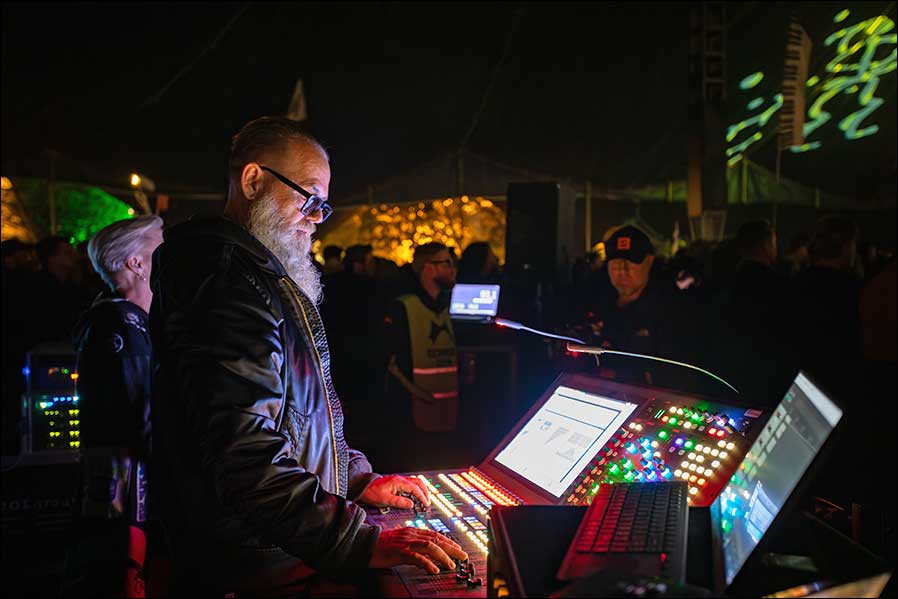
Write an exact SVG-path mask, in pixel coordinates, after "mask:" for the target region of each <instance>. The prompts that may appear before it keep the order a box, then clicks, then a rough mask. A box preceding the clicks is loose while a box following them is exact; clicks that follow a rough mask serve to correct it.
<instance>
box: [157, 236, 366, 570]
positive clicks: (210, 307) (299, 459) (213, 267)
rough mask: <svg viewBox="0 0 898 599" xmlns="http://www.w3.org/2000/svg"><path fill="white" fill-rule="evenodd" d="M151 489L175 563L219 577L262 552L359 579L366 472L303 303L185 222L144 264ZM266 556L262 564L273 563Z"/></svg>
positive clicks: (256, 258)
mask: <svg viewBox="0 0 898 599" xmlns="http://www.w3.org/2000/svg"><path fill="white" fill-rule="evenodd" d="M151 284H152V288H153V304H152V308H151V309H150V328H151V334H152V339H153V347H154V364H155V367H156V369H157V370H156V373H155V378H154V382H153V385H154V387H153V435H154V441H153V443H154V468H153V470H152V473H153V475H154V476H153V479H151V480H153V485H154V486H153V487H152V488H153V489H154V490H156V491H159V497H158V499H157V498H156V497H155V496H154V499H156V500H157V501H159V502H160V503H161V509H162V520H163V524H164V525H165V527H166V531H167V534H168V535H169V538H170V541H171V543H172V549H173V553H175V555H174V559H176V560H177V559H180V563H174V564H173V566H174V567H175V568H179V567H180V568H182V569H184V568H188V569H189V568H192V567H193V566H192V565H191V564H188V563H185V558H186V561H190V562H193V561H196V563H197V564H199V563H200V562H202V563H203V564H204V565H203V566H199V565H197V566H196V570H201V569H202V570H203V572H202V573H197V575H198V576H214V577H216V578H217V579H218V580H219V581H220V578H219V576H227V575H229V574H230V573H232V571H233V570H234V569H240V568H241V567H243V568H246V567H247V566H246V564H247V563H250V562H251V563H253V564H254V565H253V566H252V568H253V569H255V570H257V574H258V575H259V576H262V577H264V576H265V571H264V570H265V566H264V560H263V562H262V565H261V566H260V565H259V564H260V561H259V556H260V555H261V554H264V553H265V552H267V551H268V552H272V553H273V554H274V553H277V552H280V553H281V555H282V557H283V552H286V553H287V554H289V555H291V556H296V557H298V558H300V559H301V560H302V561H303V562H304V563H305V564H308V565H309V566H311V567H312V568H314V569H316V570H319V571H323V572H338V571H339V572H341V574H345V573H347V572H350V571H361V570H362V569H364V568H366V567H367V565H368V563H369V562H370V559H371V554H372V551H373V549H374V545H375V543H376V542H377V538H378V535H379V533H380V529H379V528H378V527H373V526H369V525H367V524H365V522H364V517H365V514H364V510H363V509H361V508H360V507H359V506H357V505H356V504H355V503H353V501H352V500H354V499H356V498H358V496H359V495H360V494H361V493H362V492H363V491H364V489H365V488H366V487H367V486H368V484H370V482H371V481H372V480H373V479H374V478H375V477H376V476H377V475H374V474H372V473H371V466H370V464H369V463H368V460H367V459H366V458H365V456H364V455H363V454H362V453H360V452H358V451H354V450H352V449H349V447H347V445H346V441H345V440H344V438H343V414H342V412H341V410H340V403H339V401H338V399H337V395H336V393H335V392H334V388H333V384H332V382H331V378H330V358H329V353H328V347H327V340H326V339H325V334H324V327H323V325H322V323H321V319H320V317H319V315H318V310H317V309H316V307H315V305H314V304H313V303H312V302H311V301H309V299H308V298H307V297H306V296H305V295H304V294H303V293H302V292H301V291H300V290H299V288H298V287H297V286H296V284H295V283H293V281H292V280H291V279H290V278H289V277H288V276H287V274H286V272H285V271H284V268H283V266H282V265H281V264H280V262H279V261H278V260H277V258H276V257H275V256H274V255H273V254H272V253H271V252H270V251H268V249H267V248H265V247H264V246H263V245H262V244H261V243H260V242H259V241H257V240H256V239H255V238H254V237H253V236H252V235H250V234H249V233H248V232H247V231H246V230H245V229H243V228H241V227H240V226H238V225H237V224H235V223H233V222H231V221H228V220H224V219H212V220H201V221H191V222H187V223H184V224H181V225H178V226H176V227H174V228H172V229H170V230H169V231H167V232H166V233H165V243H164V244H163V245H162V246H160V248H159V249H158V250H157V251H156V253H155V254H154V256H153V271H152V281H151ZM273 559H274V558H273Z"/></svg>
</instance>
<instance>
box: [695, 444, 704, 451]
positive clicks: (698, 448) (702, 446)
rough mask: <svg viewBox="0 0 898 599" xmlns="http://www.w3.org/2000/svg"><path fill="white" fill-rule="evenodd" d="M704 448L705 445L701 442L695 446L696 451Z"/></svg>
mask: <svg viewBox="0 0 898 599" xmlns="http://www.w3.org/2000/svg"><path fill="white" fill-rule="evenodd" d="M704 448H705V446H704V445H702V444H701V443H699V444H698V445H696V446H695V450H696V451H701V450H702V449H704Z"/></svg>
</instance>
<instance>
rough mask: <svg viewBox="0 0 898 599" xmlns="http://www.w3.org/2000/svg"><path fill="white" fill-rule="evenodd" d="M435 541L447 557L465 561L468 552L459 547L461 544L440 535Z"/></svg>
mask: <svg viewBox="0 0 898 599" xmlns="http://www.w3.org/2000/svg"><path fill="white" fill-rule="evenodd" d="M437 543H438V544H439V546H440V547H441V548H442V549H443V551H445V552H446V554H447V555H448V556H449V557H452V558H455V559H457V560H460V561H465V560H466V559H468V554H467V553H465V551H464V549H462V548H461V545H459V544H458V543H456V542H455V541H453V540H452V539H449V538H446V537H444V536H443V535H440V539H439V540H437Z"/></svg>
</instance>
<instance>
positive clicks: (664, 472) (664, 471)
mask: <svg viewBox="0 0 898 599" xmlns="http://www.w3.org/2000/svg"><path fill="white" fill-rule="evenodd" d="M661 476H663V477H664V478H666V479H670V478H671V477H672V476H673V472H671V471H670V468H668V467H667V466H665V467H664V468H663V469H662V470H661Z"/></svg>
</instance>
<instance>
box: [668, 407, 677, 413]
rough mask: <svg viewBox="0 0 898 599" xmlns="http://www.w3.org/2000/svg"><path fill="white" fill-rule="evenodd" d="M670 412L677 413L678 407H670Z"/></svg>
mask: <svg viewBox="0 0 898 599" xmlns="http://www.w3.org/2000/svg"><path fill="white" fill-rule="evenodd" d="M669 411H670V412H676V411H677V407H676V406H670V410H669Z"/></svg>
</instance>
